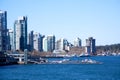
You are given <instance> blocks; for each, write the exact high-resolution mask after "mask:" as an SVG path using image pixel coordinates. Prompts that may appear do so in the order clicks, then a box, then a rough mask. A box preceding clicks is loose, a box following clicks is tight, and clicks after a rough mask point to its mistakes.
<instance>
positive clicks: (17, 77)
mask: <svg viewBox="0 0 120 80" xmlns="http://www.w3.org/2000/svg"><path fill="white" fill-rule="evenodd" d="M84 58H85V57H79V58H74V59H78V60H81V59H84ZM87 58H91V59H94V60H97V61H100V62H103V64H37V65H35V64H28V65H10V66H0V80H120V56H96V57H87ZM74 59H73V60H74Z"/></svg>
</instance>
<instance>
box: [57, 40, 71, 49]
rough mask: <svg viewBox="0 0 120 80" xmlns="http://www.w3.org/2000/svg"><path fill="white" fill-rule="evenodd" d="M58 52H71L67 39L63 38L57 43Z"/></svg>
mask: <svg viewBox="0 0 120 80" xmlns="http://www.w3.org/2000/svg"><path fill="white" fill-rule="evenodd" d="M56 50H65V51H69V42H68V41H67V39H64V38H61V39H59V40H57V41H56Z"/></svg>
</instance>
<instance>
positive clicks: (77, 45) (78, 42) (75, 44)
mask: <svg viewBox="0 0 120 80" xmlns="http://www.w3.org/2000/svg"><path fill="white" fill-rule="evenodd" d="M74 46H75V47H81V46H82V45H81V39H80V38H76V39H75V40H74Z"/></svg>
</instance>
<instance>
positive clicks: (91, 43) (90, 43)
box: [86, 37, 96, 55]
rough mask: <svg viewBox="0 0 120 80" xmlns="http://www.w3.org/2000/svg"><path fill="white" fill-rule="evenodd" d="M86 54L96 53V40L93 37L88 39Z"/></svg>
mask: <svg viewBox="0 0 120 80" xmlns="http://www.w3.org/2000/svg"><path fill="white" fill-rule="evenodd" d="M86 53H88V54H93V55H94V54H95V53H96V46H95V39H93V37H89V38H88V39H86Z"/></svg>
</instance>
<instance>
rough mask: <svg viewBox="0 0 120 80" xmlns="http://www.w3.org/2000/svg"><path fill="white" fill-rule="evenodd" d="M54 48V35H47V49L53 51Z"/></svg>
mask: <svg viewBox="0 0 120 80" xmlns="http://www.w3.org/2000/svg"><path fill="white" fill-rule="evenodd" d="M53 50H55V36H54V35H49V36H47V51H50V52H53Z"/></svg>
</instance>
